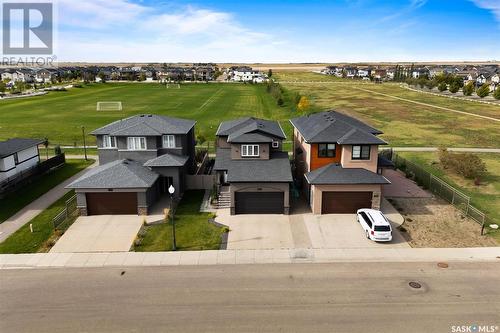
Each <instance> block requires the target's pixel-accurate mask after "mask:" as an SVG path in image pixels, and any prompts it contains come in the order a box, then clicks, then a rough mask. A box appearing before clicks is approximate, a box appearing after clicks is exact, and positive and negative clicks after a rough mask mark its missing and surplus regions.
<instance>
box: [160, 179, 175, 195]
mask: <svg viewBox="0 0 500 333" xmlns="http://www.w3.org/2000/svg"><path fill="white" fill-rule="evenodd" d="M173 184H174V178H173V177H161V185H160V186H161V193H168V188H169V187H170V185H173Z"/></svg>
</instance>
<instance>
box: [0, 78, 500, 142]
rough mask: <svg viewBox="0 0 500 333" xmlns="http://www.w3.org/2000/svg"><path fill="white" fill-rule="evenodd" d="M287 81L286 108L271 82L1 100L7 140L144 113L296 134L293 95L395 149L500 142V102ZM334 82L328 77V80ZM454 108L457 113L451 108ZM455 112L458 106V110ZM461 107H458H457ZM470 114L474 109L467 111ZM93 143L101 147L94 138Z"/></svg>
mask: <svg viewBox="0 0 500 333" xmlns="http://www.w3.org/2000/svg"><path fill="white" fill-rule="evenodd" d="M274 78H276V79H278V80H280V81H286V83H285V82H284V83H283V84H282V85H283V87H284V88H285V89H286V93H285V105H284V106H282V107H278V106H277V105H276V102H275V100H274V99H273V98H272V97H271V96H270V95H269V94H268V93H267V92H266V88H265V85H252V84H223V83H222V84H184V85H181V88H180V89H177V88H176V86H173V87H172V86H171V88H169V89H166V88H165V86H163V85H159V84H144V83H106V84H93V85H90V86H84V87H83V88H74V89H70V90H68V91H66V92H51V93H49V94H48V95H45V96H39V97H31V98H25V99H18V100H0V139H6V138H9V137H15V136H22V137H40V138H44V137H48V138H49V140H50V143H51V144H52V145H55V144H61V145H81V144H82V135H81V126H85V128H86V131H87V132H90V131H92V130H93V129H96V128H98V127H100V126H103V125H105V124H107V123H109V122H111V121H114V120H117V119H120V118H122V117H127V116H130V115H134V114H139V113H156V114H163V115H169V116H175V117H184V118H191V119H195V120H197V127H196V130H197V133H198V134H201V135H203V136H205V138H206V139H207V140H213V139H214V137H213V136H214V134H215V132H216V130H217V127H218V125H219V123H220V122H221V121H223V120H228V119H234V118H237V117H243V116H256V117H262V118H268V119H275V120H279V121H280V123H281V125H282V127H283V129H284V130H285V132H286V133H287V135H288V136H289V139H290V136H291V126H290V124H289V122H288V119H290V118H293V117H295V116H298V115H299V114H297V112H296V111H291V110H292V105H291V103H292V102H291V101H290V100H289V99H288V98H287V96H291V95H292V93H293V92H300V93H301V94H303V95H306V96H309V98H310V100H311V108H310V109H309V112H312V111H318V110H325V109H331V108H334V109H337V110H339V111H342V112H345V113H348V114H350V115H353V116H355V117H359V118H360V119H363V120H365V121H367V122H368V123H370V124H371V125H373V126H375V127H377V128H380V129H381V130H383V131H384V133H385V134H384V135H383V138H384V139H385V140H387V141H388V142H389V143H390V144H391V145H392V146H430V147H436V146H448V147H485V148H498V147H500V122H499V121H494V120H490V119H485V118H480V117H477V116H475V115H480V116H484V117H489V118H492V119H500V106H494V105H486V104H481V103H476V102H466V101H458V100H453V99H449V98H445V97H437V96H430V95H424V94H421V93H417V92H412V91H408V90H406V89H404V88H401V87H399V86H398V85H397V84H390V83H384V84H372V83H362V82H360V81H352V80H346V79H338V78H334V77H331V76H324V75H320V74H315V73H307V72H284V73H275V76H274ZM320 81H327V82H320ZM106 101H121V102H122V104H123V111H96V105H97V102H106ZM445 109H449V110H445ZM450 110H452V111H450ZM453 111H458V112H453ZM464 113H467V114H464ZM87 140H88V141H87V142H88V144H91V145H92V144H94V143H95V140H94V138H93V137H92V136H88V137H87Z"/></svg>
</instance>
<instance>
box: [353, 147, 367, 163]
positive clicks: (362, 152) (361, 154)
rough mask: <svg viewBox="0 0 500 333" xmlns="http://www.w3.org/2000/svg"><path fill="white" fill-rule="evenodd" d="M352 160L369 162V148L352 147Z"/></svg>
mask: <svg viewBox="0 0 500 333" xmlns="http://www.w3.org/2000/svg"><path fill="white" fill-rule="evenodd" d="M352 159H353V160H369V159H370V146H369V145H362V146H352Z"/></svg>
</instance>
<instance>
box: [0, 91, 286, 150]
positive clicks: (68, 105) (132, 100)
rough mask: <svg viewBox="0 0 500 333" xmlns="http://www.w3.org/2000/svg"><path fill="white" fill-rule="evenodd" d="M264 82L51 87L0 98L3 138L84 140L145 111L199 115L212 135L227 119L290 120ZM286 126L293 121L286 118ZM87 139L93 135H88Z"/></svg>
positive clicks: (207, 134)
mask: <svg viewBox="0 0 500 333" xmlns="http://www.w3.org/2000/svg"><path fill="white" fill-rule="evenodd" d="M99 101H121V102H122V104H123V111H96V105H97V102H99ZM287 110H288V108H286V107H281V108H280V107H278V106H277V105H276V102H275V100H274V99H273V98H272V97H271V96H270V95H269V94H268V93H267V92H266V89H265V86H264V85H253V84H186V85H181V88H180V89H177V88H176V87H175V88H169V89H167V88H165V86H163V85H159V84H141V83H128V84H127V83H123V84H120V83H106V84H93V85H90V86H84V87H83V88H73V89H69V90H68V91H65V92H51V93H49V94H48V95H45V96H39V97H29V98H24V99H17V100H3V101H2V100H0V139H6V138H9V137H16V136H20V137H37V138H38V137H40V138H45V137H47V138H49V140H50V143H51V144H52V145H54V144H61V145H74V144H75V143H76V144H77V145H80V144H81V143H82V134H81V126H85V128H86V131H87V132H90V131H92V130H94V129H96V128H98V127H100V126H103V125H105V124H107V123H109V122H111V121H114V120H118V119H120V118H123V117H127V116H131V115H134V114H140V113H155V114H162V115H168V116H174V117H183V118H190V119H195V120H196V121H197V126H196V131H197V133H198V134H202V135H204V136H205V137H206V138H207V139H209V140H213V139H212V138H213V136H214V135H215V132H216V130H217V127H218V126H219V123H220V122H221V121H222V120H227V119H232V118H237V117H243V116H256V117H262V118H270V119H278V120H286V119H288V118H289V114H288V111H287ZM282 125H284V126H285V127H286V126H288V128H289V125H288V121H284V122H283V124H282ZM87 139H88V144H94V143H95V140H94V137H92V136H88V137H87Z"/></svg>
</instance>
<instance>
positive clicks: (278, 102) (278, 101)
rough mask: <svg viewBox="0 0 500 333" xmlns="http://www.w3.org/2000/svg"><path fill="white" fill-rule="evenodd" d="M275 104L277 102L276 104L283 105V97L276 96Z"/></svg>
mask: <svg viewBox="0 0 500 333" xmlns="http://www.w3.org/2000/svg"><path fill="white" fill-rule="evenodd" d="M276 104H278V106H283V104H284V102H283V98H281V97H280V98H278V100H277V101H276Z"/></svg>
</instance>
